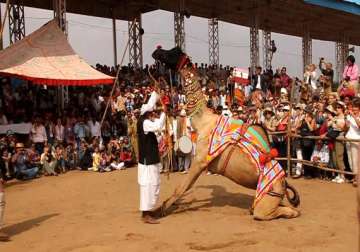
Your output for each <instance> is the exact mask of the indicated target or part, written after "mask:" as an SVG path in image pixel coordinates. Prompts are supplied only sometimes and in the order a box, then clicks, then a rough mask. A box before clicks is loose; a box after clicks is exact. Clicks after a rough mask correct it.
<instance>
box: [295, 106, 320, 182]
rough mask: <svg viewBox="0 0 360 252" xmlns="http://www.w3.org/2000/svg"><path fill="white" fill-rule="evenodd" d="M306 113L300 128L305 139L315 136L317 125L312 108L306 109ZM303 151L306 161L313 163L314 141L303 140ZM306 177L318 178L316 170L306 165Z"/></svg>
mask: <svg viewBox="0 0 360 252" xmlns="http://www.w3.org/2000/svg"><path fill="white" fill-rule="evenodd" d="M304 112H305V117H304V119H303V120H302V122H301V125H300V128H299V131H300V135H301V136H303V137H306V136H313V135H314V130H315V129H316V123H315V119H314V115H313V112H312V110H311V108H310V107H307V108H305V109H304ZM301 149H302V156H303V158H304V160H308V161H311V155H312V153H313V149H314V141H313V140H311V139H302V140H301ZM304 176H305V178H314V177H315V176H316V174H315V170H314V168H313V167H310V166H307V165H304Z"/></svg>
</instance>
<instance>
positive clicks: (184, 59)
mask: <svg viewBox="0 0 360 252" xmlns="http://www.w3.org/2000/svg"><path fill="white" fill-rule="evenodd" d="M188 62H189V59H188V57H187V55H186V54H184V55H183V56H181V58H180V60H179V62H178V64H177V66H176V70H177V71H179V70H180V69H182V68H183V67H184V65H185V64H187V63H188Z"/></svg>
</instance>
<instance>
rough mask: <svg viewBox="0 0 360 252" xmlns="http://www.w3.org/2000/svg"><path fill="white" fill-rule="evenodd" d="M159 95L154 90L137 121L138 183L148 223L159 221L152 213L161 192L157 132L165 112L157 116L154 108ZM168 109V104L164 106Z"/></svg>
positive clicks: (144, 217)
mask: <svg viewBox="0 0 360 252" xmlns="http://www.w3.org/2000/svg"><path fill="white" fill-rule="evenodd" d="M159 99H160V97H159V95H158V94H157V93H156V92H155V91H154V92H152V94H151V96H150V99H149V101H148V102H147V103H146V104H144V105H143V106H142V107H141V110H140V118H139V120H138V122H137V133H138V142H139V163H138V183H139V185H140V211H141V212H142V220H143V221H144V223H147V224H158V223H159V222H158V221H157V220H156V219H154V218H153V217H152V215H151V211H152V210H153V209H154V207H155V205H156V202H157V199H158V197H159V192H160V170H161V163H160V155H159V149H158V141H157V138H156V135H155V133H156V132H160V131H161V130H162V128H163V127H164V124H165V113H161V115H160V118H156V117H155V114H154V113H153V110H154V108H155V105H156V103H157V102H158V101H159ZM163 109H164V111H166V106H163Z"/></svg>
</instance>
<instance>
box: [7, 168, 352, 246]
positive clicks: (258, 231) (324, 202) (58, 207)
mask: <svg viewBox="0 0 360 252" xmlns="http://www.w3.org/2000/svg"><path fill="white" fill-rule="evenodd" d="M183 176H186V175H180V174H171V175H170V179H169V180H167V178H166V177H165V176H164V177H163V178H162V185H161V198H162V199H164V197H166V196H167V195H169V194H170V193H171V192H172V190H173V188H174V187H175V185H176V184H178V183H179V182H180V181H181V179H182V178H183ZM136 179H137V173H136V169H129V170H126V171H119V172H113V173H108V174H99V173H91V172H71V173H67V174H66V175H62V176H59V177H47V178H41V179H37V180H34V181H30V182H25V183H24V182H16V181H14V182H10V183H9V184H8V185H7V187H6V196H7V207H6V215H5V221H6V227H5V231H6V232H8V233H9V234H10V235H11V236H12V241H11V242H9V243H0V251H4V252H5V251H7V252H10V251H11V252H16V251H51V252H57V251H61V252H69V251H74V252H75V251H76V252H94V251H100V252H108V251H127V252H132V251H139V252H144V251H179V252H180V251H181V252H183V251H214V252H215V251H261V252H263V251H267V252H271V251H327V252H330V251H343V252H351V251H356V246H357V232H358V230H357V225H356V223H357V220H356V213H355V209H356V204H355V203H356V202H355V189H354V188H353V187H352V186H351V185H349V184H344V185H338V184H333V183H330V182H322V181H318V180H312V181H307V180H302V179H301V180H293V181H291V182H292V184H294V185H295V186H296V187H297V189H298V190H299V192H300V195H301V200H302V202H301V210H302V216H301V217H300V218H297V219H293V220H284V219H280V220H274V221H270V222H258V221H254V220H253V219H252V217H251V216H250V215H249V211H248V208H249V207H250V205H251V202H252V199H253V194H254V192H253V191H251V190H247V189H244V188H242V187H240V186H237V185H235V184H234V183H232V182H231V181H229V180H227V179H226V178H223V177H220V176H206V175H203V176H201V177H200V179H199V181H198V183H197V184H196V187H195V188H194V189H193V190H192V191H190V193H188V194H187V196H186V197H185V199H184V203H183V204H182V205H181V209H180V210H179V211H178V212H177V213H176V214H173V215H170V216H168V217H166V218H164V219H162V220H161V224H160V225H145V224H143V223H142V222H141V221H140V218H139V216H140V214H139V212H138V211H137V208H138V186H137V182H136ZM189 203H191V204H189ZM184 210H185V211H184Z"/></svg>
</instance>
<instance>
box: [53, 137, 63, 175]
mask: <svg viewBox="0 0 360 252" xmlns="http://www.w3.org/2000/svg"><path fill="white" fill-rule="evenodd" d="M64 152H65V151H64V148H63V146H62V145H61V144H58V145H57V146H56V147H55V150H54V153H53V156H54V157H55V159H56V162H57V165H56V168H57V169H58V172H59V173H61V172H63V173H65V172H66V164H65V158H64V156H65V155H64V154H65V153H64Z"/></svg>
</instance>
